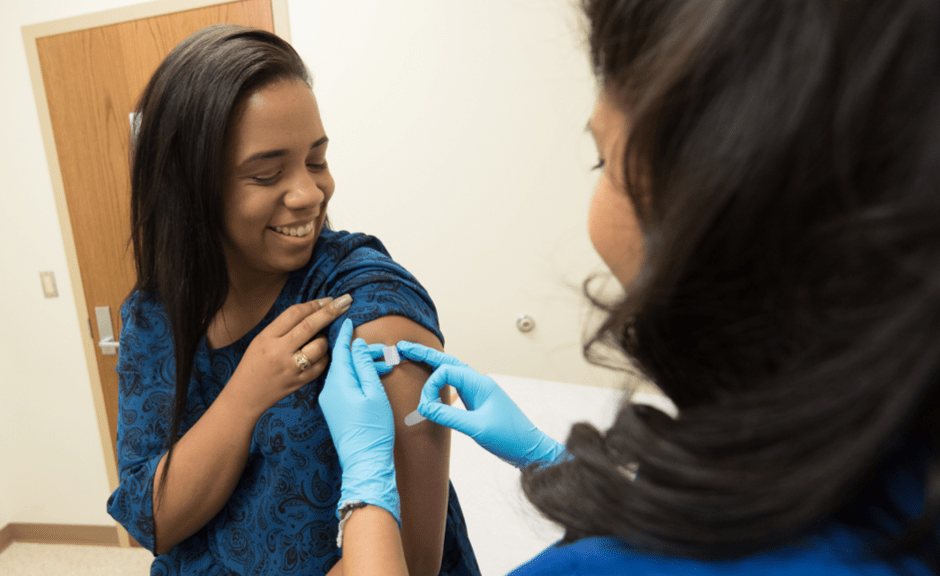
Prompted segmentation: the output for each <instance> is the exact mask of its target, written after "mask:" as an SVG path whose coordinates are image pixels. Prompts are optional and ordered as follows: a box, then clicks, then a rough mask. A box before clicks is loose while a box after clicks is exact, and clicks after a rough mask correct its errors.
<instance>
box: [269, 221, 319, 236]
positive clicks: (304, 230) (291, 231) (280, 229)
mask: <svg viewBox="0 0 940 576" xmlns="http://www.w3.org/2000/svg"><path fill="white" fill-rule="evenodd" d="M314 224H315V222H311V223H310V224H307V225H306V226H301V227H299V228H288V227H287V226H274V227H273V228H271V229H272V230H274V231H275V232H277V233H278V234H283V235H285V236H297V237H300V236H306V235H307V234H310V232H312V231H313V225H314Z"/></svg>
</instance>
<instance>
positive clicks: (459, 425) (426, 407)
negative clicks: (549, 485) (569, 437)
mask: <svg viewBox="0 0 940 576" xmlns="http://www.w3.org/2000/svg"><path fill="white" fill-rule="evenodd" d="M396 347H397V348H398V352H399V354H401V356H402V357H403V358H406V359H408V360H411V361H414V362H423V363H425V364H428V365H430V366H433V367H434V368H436V370H435V371H434V373H433V374H431V377H430V378H428V381H427V382H426V383H425V384H424V388H423V389H422V390H421V402H420V403H419V404H418V412H419V413H420V414H421V415H422V416H424V417H425V418H427V419H428V420H431V421H433V422H436V423H438V424H441V425H443V426H447V427H449V428H453V429H454V430H457V431H458V432H463V433H464V434H466V435H467V436H470V437H471V438H473V439H474V440H475V441H476V443H477V444H479V445H480V446H482V447H483V448H485V449H486V450H488V451H489V452H491V453H492V454H494V455H496V456H498V457H499V458H502V459H503V460H505V461H506V462H509V463H510V464H512V465H513V466H515V467H517V468H525V467H526V466H528V465H530V464H533V463H543V464H550V463H552V462H555V461H556V460H558V458H559V457H561V455H562V454H564V452H565V447H564V445H563V444H560V443H558V442H556V441H555V440H553V439H551V438H550V437H549V436H547V435H546V434H544V433H543V432H542V431H541V430H539V429H538V428H536V427H535V425H534V424H532V422H531V421H530V420H529V419H528V418H527V417H526V415H525V414H524V413H523V412H522V410H520V409H519V407H518V406H517V405H516V403H515V402H513V401H512V399H511V398H509V396H508V395H507V394H506V392H504V391H503V389H502V388H500V387H499V385H498V384H497V383H496V382H495V381H494V380H493V379H492V378H490V377H488V376H484V375H482V374H480V373H478V372H476V371H475V370H473V369H472V368H470V367H469V366H467V365H466V364H464V363H463V362H461V361H459V360H457V359H456V358H454V357H453V356H449V355H447V354H444V353H443V352H439V351H437V350H434V349H433V348H428V347H426V346H422V345H420V344H414V343H412V342H404V341H402V342H399V343H398V344H397V346H396ZM447 384H450V385H451V386H453V387H454V388H456V389H457V394H459V395H460V399H461V400H462V401H463V403H464V406H466V407H467V410H460V409H458V408H454V407H452V406H447V405H445V404H443V403H442V402H441V401H440V390H441V388H442V387H444V386H445V385H447Z"/></svg>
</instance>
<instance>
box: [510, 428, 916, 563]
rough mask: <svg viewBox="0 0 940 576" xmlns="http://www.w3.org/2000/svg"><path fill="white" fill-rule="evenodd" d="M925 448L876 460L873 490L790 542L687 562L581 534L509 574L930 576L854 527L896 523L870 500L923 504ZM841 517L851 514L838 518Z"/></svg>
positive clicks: (890, 527) (904, 510)
mask: <svg viewBox="0 0 940 576" xmlns="http://www.w3.org/2000/svg"><path fill="white" fill-rule="evenodd" d="M928 458H929V451H928V449H927V445H926V443H925V442H923V441H922V440H913V439H911V440H909V441H908V442H906V443H905V444H904V445H903V446H902V447H900V448H899V449H897V450H895V451H894V452H893V453H892V455H891V456H889V457H888V458H886V459H885V462H884V463H883V464H882V465H880V467H879V468H880V470H879V471H878V472H877V473H876V474H875V478H877V482H878V483H879V484H877V485H876V486H875V487H874V489H873V490H870V491H868V492H866V491H863V492H862V494H861V495H860V496H859V497H858V498H856V499H855V500H854V501H853V502H851V503H849V504H848V505H847V506H846V507H845V509H843V510H842V511H840V513H839V516H838V518H833V519H831V520H830V521H828V522H826V523H824V524H823V526H822V527H821V528H820V529H818V530H816V531H814V532H810V533H808V534H807V535H806V536H804V537H803V538H801V539H799V540H798V541H796V542H795V543H793V544H790V545H787V546H781V547H779V548H776V549H771V550H767V551H764V552H760V553H757V554H753V555H751V556H746V557H743V558H739V559H735V560H720V561H716V560H712V561H706V560H691V559H688V558H675V557H669V556H662V555H658V554H651V553H647V552H641V551H638V550H637V549H635V548H631V547H630V546H628V545H627V544H626V543H624V542H623V541H622V540H619V539H617V538H609V537H608V538H585V539H583V540H578V541H576V542H574V543H572V544H568V545H555V546H551V547H549V548H547V549H546V550H544V551H543V552H542V553H541V554H539V555H538V556H536V557H535V558H533V559H532V560H530V561H528V562H526V563H525V564H523V565H522V566H520V567H519V568H517V569H515V570H514V571H512V572H511V573H510V574H511V576H535V575H539V576H556V575H557V576H561V575H565V576H588V575H598V576H599V575H601V574H604V575H607V574H628V575H630V576H645V575H656V576H807V575H809V576H817V575H818V576H929V575H930V574H931V572H930V570H928V569H927V567H926V566H925V565H924V564H923V563H922V562H920V561H919V560H917V559H915V558H912V557H904V558H900V559H898V560H897V561H894V562H889V561H887V560H885V559H883V558H880V557H878V556H876V555H875V554H874V553H873V552H872V548H873V546H872V545H873V544H876V543H878V542H880V539H881V538H882V537H883V536H881V535H880V534H875V532H874V531H873V530H871V529H866V528H863V527H860V526H856V525H855V524H859V523H862V524H864V523H865V522H868V521H869V520H865V521H864V522H860V521H859V520H858V519H859V518H866V519H867V518H871V519H872V520H870V521H871V522H874V523H876V524H879V525H880V526H881V527H882V528H884V529H885V530H887V531H889V532H890V533H893V534H898V533H900V531H901V526H900V524H899V523H898V522H897V521H896V520H894V519H892V518H889V517H888V516H886V515H884V514H882V513H881V512H880V511H879V509H878V508H877V507H873V506H872V504H873V503H874V502H875V501H876V500H877V501H879V502H880V500H881V499H884V498H887V499H888V501H890V503H891V505H893V507H895V508H897V510H898V511H899V513H900V514H902V515H904V516H906V517H908V518H914V517H917V516H919V515H920V513H921V511H922V507H923V494H924V479H925V475H926V469H927V464H926V463H927V461H928ZM841 518H856V520H850V521H843V520H842V519H841Z"/></svg>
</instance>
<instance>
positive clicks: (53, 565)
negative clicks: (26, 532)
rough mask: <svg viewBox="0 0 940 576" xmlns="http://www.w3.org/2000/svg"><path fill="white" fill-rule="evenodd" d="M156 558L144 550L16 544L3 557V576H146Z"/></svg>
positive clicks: (0, 556)
mask: <svg viewBox="0 0 940 576" xmlns="http://www.w3.org/2000/svg"><path fill="white" fill-rule="evenodd" d="M152 561H153V555H152V554H151V553H150V552H148V551H147V550H144V549H142V548H112V547H106V546H75V545H70V544H27V543H23V542H14V543H13V544H11V545H10V546H9V547H8V548H7V549H6V550H4V551H3V553H2V554H0V574H2V575H3V576H46V575H49V576H52V575H55V576H146V575H147V574H150V563H151V562H152Z"/></svg>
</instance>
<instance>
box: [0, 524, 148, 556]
mask: <svg viewBox="0 0 940 576" xmlns="http://www.w3.org/2000/svg"><path fill="white" fill-rule="evenodd" d="M14 542H29V543H33V544H87V545H92V546H120V545H121V543H120V539H119V537H118V528H117V526H85V525H75V524H27V523H19V522H14V523H12V524H7V525H6V526H4V527H3V528H0V552H3V551H4V550H5V549H6V548H7V547H8V546H10V544H13V543H14ZM131 545H132V546H133V545H138V546H139V544H137V543H136V542H133V540H132V541H131Z"/></svg>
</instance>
